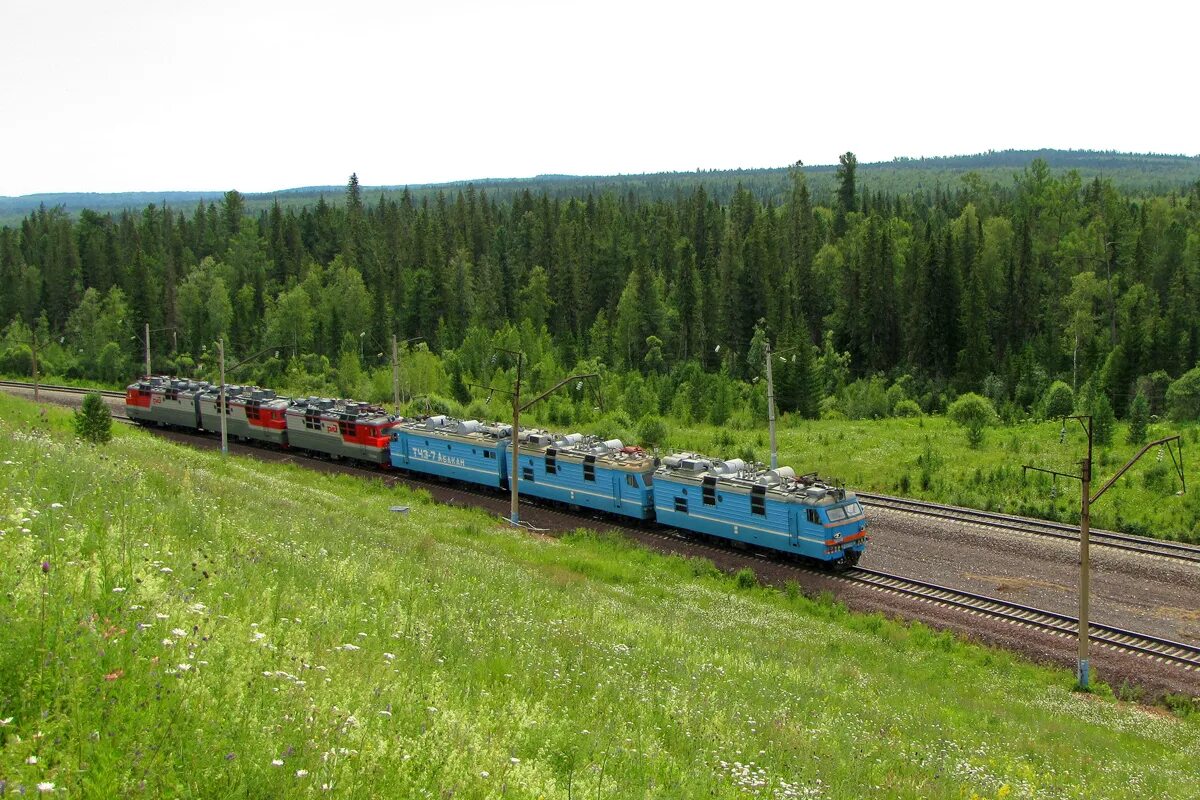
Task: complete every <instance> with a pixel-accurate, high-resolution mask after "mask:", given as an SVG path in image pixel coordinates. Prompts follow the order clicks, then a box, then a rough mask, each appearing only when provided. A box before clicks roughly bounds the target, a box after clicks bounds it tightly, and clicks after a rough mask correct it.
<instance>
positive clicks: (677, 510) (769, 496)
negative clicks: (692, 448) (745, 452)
mask: <svg viewBox="0 0 1200 800" xmlns="http://www.w3.org/2000/svg"><path fill="white" fill-rule="evenodd" d="M654 489H655V495H654V496H655V515H656V517H657V519H658V521H659V522H661V523H663V524H666V525H674V526H676V527H678V528H682V529H685V530H693V531H699V532H701V533H707V534H710V535H713V536H720V537H722V538H725V539H731V540H734V541H739V542H746V543H747V544H752V545H756V546H758V547H764V548H768V549H771V550H778V551H783V552H789V553H794V554H796V555H800V556H804V557H806V558H811V559H815V560H818V561H829V562H838V563H842V564H853V563H856V562H857V561H858V559H859V557H860V556H861V555H862V553H863V552H864V550H865V549H866V543H867V534H866V519H865V517H863V514H862V506H861V505H860V504H859V503H858V501H857V499H856V498H854V496H853V495H847V494H846V493H845V492H844V491H842V490H838V489H831V488H829V487H827V486H824V485H823V484H819V483H817V482H816V481H815V480H814V481H809V482H805V481H804V480H797V479H796V478H795V474H794V472H793V471H792V470H791V469H789V468H787V467H784V468H782V469H778V470H769V471H757V470H754V469H748V468H746V465H745V464H743V463H742V462H741V461H740V460H739V459H734V460H732V461H729V462H722V461H711V460H705V459H703V458H701V457H695V456H692V455H691V454H683V456H675V457H670V458H668V459H666V462H665V466H663V467H662V468H660V469H659V470H658V471H657V472H656V473H655V476H654Z"/></svg>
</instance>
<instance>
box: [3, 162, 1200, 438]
mask: <svg viewBox="0 0 1200 800" xmlns="http://www.w3.org/2000/svg"><path fill="white" fill-rule="evenodd" d="M724 195H725V196H727V200H726V199H722V200H719V199H717V198H716V196H714V195H712V194H710V192H709V191H707V190H706V189H705V187H704V186H703V185H702V184H701V185H698V186H695V187H693V188H690V189H688V190H687V191H682V190H681V191H677V192H676V193H675V194H674V196H673V197H663V196H662V193H655V194H653V195H652V194H649V193H646V194H643V193H639V192H638V191H636V190H634V189H630V190H628V191H611V190H608V191H601V192H598V193H580V194H579V195H578V196H572V197H562V196H558V195H555V194H552V193H550V192H547V191H542V192H535V191H530V190H528V189H526V190H524V191H520V192H510V193H507V194H505V195H503V196H490V195H489V193H488V191H487V190H484V189H478V188H476V187H472V186H466V187H463V188H461V189H459V190H455V191H449V192H439V193H436V194H431V193H423V194H421V195H419V196H418V195H417V194H416V193H410V192H407V191H405V192H402V193H395V194H392V195H388V196H383V195H381V196H380V197H379V198H378V200H376V201H366V200H364V193H363V191H362V190H361V189H360V187H359V184H358V180H357V177H356V176H351V177H350V180H349V183H348V185H347V187H346V190H345V193H344V196H341V197H335V198H331V199H328V200H327V199H325V198H324V197H322V198H321V199H320V200H319V201H318V202H316V203H314V204H310V205H307V206H304V207H300V208H296V207H294V206H287V207H284V206H282V205H280V204H279V203H278V202H276V203H275V204H274V205H273V206H271V207H269V208H267V209H264V210H262V211H259V212H257V213H248V211H247V208H246V199H245V198H244V197H243V196H242V195H240V194H239V193H238V192H236V191H230V192H228V193H226V194H225V195H224V198H223V200H222V201H221V202H219V203H207V204H206V203H204V202H201V203H199V204H198V205H197V206H195V207H194V208H193V209H190V210H180V209H177V208H164V207H163V206H161V205H148V206H146V207H145V208H143V209H141V210H139V211H134V210H127V211H123V212H120V213H97V212H94V211H86V210H85V211H82V212H80V213H79V214H78V215H77V216H74V217H73V216H71V215H68V214H67V213H66V212H65V211H64V210H63V209H62V208H45V207H43V208H40V209H38V210H37V211H36V212H33V213H31V214H29V215H28V216H27V217H25V218H24V219H23V220H22V221H21V222H20V224H19V226H11V227H5V228H3V229H0V284H2V285H3V286H4V291H3V293H0V320H4V321H5V324H6V326H7V327H6V328H5V329H4V332H3V335H2V337H0V371H3V372H6V373H9V374H29V372H30V370H31V367H32V363H31V362H32V352H31V351H32V345H33V343H34V342H37V344H38V345H39V352H38V358H39V362H40V364H39V366H40V367H41V371H42V372H43V373H48V374H52V375H59V376H64V377H75V378H79V379H97V380H103V381H107V382H112V383H122V382H125V381H126V380H128V379H131V378H132V377H134V376H135V375H137V374H140V373H141V372H142V370H143V367H142V363H143V352H142V348H143V338H142V332H143V330H144V325H145V324H146V323H149V325H150V327H151V328H152V329H153V330H154V333H153V335H152V337H151V344H152V352H153V365H154V370H155V371H156V372H170V373H175V374H188V375H203V376H205V377H210V378H211V377H214V376H215V370H214V367H215V363H214V358H215V351H216V342H217V341H218V340H219V339H223V340H224V342H225V346H226V351H227V358H228V361H229V362H230V363H233V362H237V361H239V360H242V359H244V358H247V357H253V358H252V359H251V361H250V362H249V363H247V364H246V366H245V367H244V368H242V370H241V371H240V372H239V373H237V374H236V375H233V376H231V378H230V380H231V382H233V381H235V380H236V381H240V382H250V381H257V382H260V383H264V384H266V385H271V386H279V387H284V388H289V389H291V390H293V391H307V392H313V393H316V392H335V391H336V392H338V393H341V394H347V395H355V396H359V397H366V398H368V399H372V400H377V401H382V400H385V399H387V398H389V397H390V396H391V341H392V337H393V336H395V337H397V338H398V339H399V340H400V341H402V342H404V341H406V340H415V341H407V343H406V344H404V346H403V354H402V362H403V365H404V376H405V377H404V382H405V394H406V395H411V394H422V395H426V396H430V397H432V402H440V401H442V398H444V399H445V401H446V402H448V401H450V400H454V401H457V402H458V403H461V404H463V405H464V406H465V405H469V404H471V403H473V402H483V399H484V398H486V397H487V395H488V388H487V387H501V388H502V387H504V386H506V385H509V384H511V381H512V379H513V372H514V371H513V369H512V363H511V359H507V358H503V357H501V358H498V357H497V352H498V351H497V348H499V347H502V348H507V349H509V350H520V351H523V352H524V353H525V354H526V357H527V359H528V361H527V366H526V370H527V371H526V372H525V375H526V377H527V378H528V379H529V380H531V381H532V383H533V388H534V389H537V388H544V387H547V386H549V385H551V384H553V383H554V381H556V380H557V379H558V378H560V377H562V376H563V375H567V374H570V373H572V372H592V371H597V372H601V373H602V375H603V376H604V377H603V381H602V384H603V388H604V393H605V395H606V397H607V398H608V399H609V402H613V401H614V400H616V399H617V398H619V401H620V402H621V403H622V404H623V407H624V409H625V410H626V411H627V412H628V413H629V415H630V417H631V419H637V418H639V417H641V416H642V415H643V414H661V415H666V416H669V417H672V418H674V419H677V420H679V421H682V422H692V421H697V420H704V421H711V422H714V423H717V424H721V423H723V422H725V421H726V419H728V417H729V416H730V415H731V414H733V413H735V412H736V411H737V409H738V408H739V407H742V406H745V405H746V404H754V405H755V406H757V405H760V404H761V402H762V397H763V395H764V394H765V389H764V388H763V385H762V382H761V381H760V380H759V377H760V373H761V372H762V367H763V356H764V346H765V344H766V342H767V341H768V340H769V342H770V346H771V347H772V349H773V350H775V351H776V352H778V353H781V354H782V357H781V358H780V360H779V361H777V362H775V363H776V368H775V381H776V386H777V393H778V402H779V405H780V409H781V411H784V412H789V413H793V414H797V415H800V416H803V417H817V416H822V415H826V416H828V415H833V416H846V417H850V418H871V417H884V416H890V415H893V414H896V415H900V414H909V413H918V412H920V411H924V412H938V411H941V410H944V409H945V407H946V405H947V404H948V403H950V402H951V401H952V400H953V399H954V398H955V397H956V396H958V395H961V394H963V393H966V392H977V393H979V394H982V395H983V396H984V397H986V398H988V399H990V400H991V402H992V403H993V404H994V406H995V408H996V409H997V410H998V411H999V412H1000V413H1001V415H1002V416H1004V417H1006V418H1009V419H1013V418H1021V417H1026V416H1029V415H1039V414H1043V413H1046V411H1047V404H1052V405H1053V406H1054V409H1053V410H1054V411H1055V412H1056V413H1057V412H1061V411H1062V410H1063V409H1064V408H1065V409H1067V410H1069V409H1071V408H1072V407H1079V406H1080V405H1083V406H1085V407H1086V408H1087V409H1088V410H1090V411H1098V413H1101V414H1112V413H1115V415H1116V416H1118V417H1125V416H1128V415H1129V414H1130V413H1135V414H1145V413H1147V412H1149V413H1152V414H1163V413H1167V412H1170V413H1172V414H1174V415H1176V416H1179V417H1184V418H1195V417H1196V416H1197V411H1198V406H1197V402H1198V400H1197V398H1200V372H1197V371H1195V367H1196V365H1197V358H1198V357H1200V309H1198V308H1197V304H1198V301H1200V291H1198V289H1200V181H1197V182H1196V183H1194V184H1191V185H1187V184H1184V185H1180V186H1178V187H1177V188H1174V189H1154V190H1150V189H1145V188H1130V187H1127V186H1117V185H1115V184H1114V183H1113V182H1112V181H1111V180H1105V179H1101V178H1095V179H1084V178H1082V177H1081V176H1080V174H1079V173H1078V172H1076V171H1067V172H1065V173H1059V174H1056V173H1053V172H1052V171H1051V170H1050V169H1049V167H1048V166H1047V164H1046V163H1045V162H1044V161H1042V160H1040V159H1036V160H1033V161H1032V162H1030V163H1028V164H1026V165H1025V166H1024V167H1022V168H1019V169H1015V170H1014V171H1013V172H1012V177H1011V180H1007V181H996V180H985V179H983V178H981V177H980V176H979V175H977V174H968V175H967V176H966V177H964V178H963V179H961V180H960V181H958V182H957V183H956V184H955V185H954V186H953V187H951V188H937V189H932V190H913V191H908V192H904V193H892V192H887V191H876V190H873V189H872V187H871V186H870V184H869V183H867V182H865V181H861V180H859V177H858V175H857V163H856V159H855V157H854V155H853V154H852V153H846V154H845V155H843V156H841V157H840V165H839V167H838V168H837V171H836V180H835V182H834V184H833V188H832V191H829V192H822V193H821V197H820V200H819V201H818V200H817V199H814V193H813V192H812V191H810V187H809V185H808V183H807V179H806V177H805V174H804V172H803V171H802V170H801V169H799V168H793V169H792V170H791V172H790V184H789V186H788V191H787V192H786V193H785V195H784V197H783V199H782V200H777V198H776V197H775V196H774V195H766V196H762V197H760V196H758V195H756V194H755V192H754V191H752V190H751V189H748V188H746V187H745V186H741V185H739V186H737V187H736V188H734V189H733V190H732V191H730V192H725V193H724ZM418 337H419V339H418ZM262 351H266V352H265V353H263V354H262V355H261V356H260V353H261V352H262ZM1068 390H1069V392H1070V394H1065V392H1067V391H1068ZM1064 397H1066V400H1065V401H1064V399H1063V398H1064ZM427 402H430V401H427ZM592 403H593V400H592V399H591V398H590V397H586V396H585V395H584V393H583V392H581V391H578V390H576V391H574V392H573V393H569V394H566V395H564V396H563V397H561V398H556V399H555V400H554V404H553V409H552V413H553V414H554V415H556V420H557V421H561V422H563V423H566V424H570V423H572V422H574V421H580V420H582V418H584V417H586V416H587V414H588V413H590V409H591V408H592ZM1109 409H1111V412H1110V411H1109Z"/></svg>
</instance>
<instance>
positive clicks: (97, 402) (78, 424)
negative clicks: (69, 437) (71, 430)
mask: <svg viewBox="0 0 1200 800" xmlns="http://www.w3.org/2000/svg"><path fill="white" fill-rule="evenodd" d="M74 424H75V435H76V436H78V437H79V438H80V439H83V440H84V441H85V442H91V443H92V444H106V443H107V442H108V441H109V440H110V439H112V413H111V412H110V411H109V410H108V406H107V405H105V404H104V399H103V398H101V397H100V394H99V392H91V393H90V394H88V395H86V396H85V397H84V398H83V407H82V408H80V409H78V410H77V411H76V412H75V419H74Z"/></svg>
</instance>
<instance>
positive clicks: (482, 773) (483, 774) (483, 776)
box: [479, 769, 488, 778]
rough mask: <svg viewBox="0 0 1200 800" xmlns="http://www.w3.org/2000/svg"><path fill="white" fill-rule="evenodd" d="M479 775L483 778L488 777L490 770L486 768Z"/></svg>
mask: <svg viewBox="0 0 1200 800" xmlns="http://www.w3.org/2000/svg"><path fill="white" fill-rule="evenodd" d="M479 777H481V778H486V777H488V771H487V770H486V769H485V770H484V771H483V772H481V773H479Z"/></svg>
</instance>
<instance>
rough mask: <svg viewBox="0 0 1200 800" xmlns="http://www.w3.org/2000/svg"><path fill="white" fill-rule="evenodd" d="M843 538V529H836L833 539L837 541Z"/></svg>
mask: <svg viewBox="0 0 1200 800" xmlns="http://www.w3.org/2000/svg"><path fill="white" fill-rule="evenodd" d="M841 538H842V532H841V531H834V534H833V540H834V541H835V542H836V541H837V540H839V539H841Z"/></svg>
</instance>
